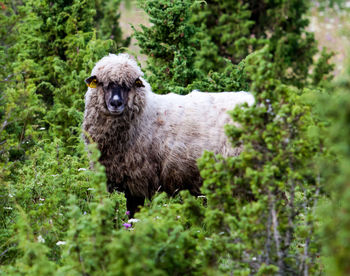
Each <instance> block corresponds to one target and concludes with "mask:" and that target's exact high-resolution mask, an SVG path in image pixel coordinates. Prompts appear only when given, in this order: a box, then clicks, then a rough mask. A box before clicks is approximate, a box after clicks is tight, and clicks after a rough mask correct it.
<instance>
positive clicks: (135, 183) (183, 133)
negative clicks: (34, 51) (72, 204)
mask: <svg viewBox="0 0 350 276" xmlns="http://www.w3.org/2000/svg"><path fill="white" fill-rule="evenodd" d="M85 81H86V83H87V85H88V86H89V88H88V90H87V92H86V95H85V113H84V121H83V126H82V127H83V130H84V132H85V133H86V135H85V136H86V137H85V142H87V143H89V140H90V139H91V140H92V141H93V142H95V143H96V144H97V146H98V149H99V150H100V152H101V156H100V159H99V162H100V163H101V164H102V165H104V166H105V168H106V175H107V179H108V180H107V189H108V191H110V192H112V191H114V190H118V191H122V192H124V193H125V197H126V199H127V209H128V210H129V211H130V215H131V217H133V215H134V213H135V212H136V211H137V210H138V208H139V206H142V205H143V204H144V200H145V198H149V199H151V198H152V196H153V195H154V194H155V193H156V192H157V191H164V192H166V193H167V194H168V195H174V194H176V193H177V192H178V191H180V190H183V189H187V190H189V192H190V193H191V194H192V195H200V194H201V193H200V187H201V185H202V179H201V177H200V174H199V170H198V168H197V165H196V160H197V159H198V158H199V157H200V156H201V155H202V153H203V151H204V150H208V151H212V152H214V153H215V154H219V153H220V154H221V155H223V156H236V155H238V154H239V153H240V152H241V151H242V148H241V147H239V148H232V146H231V145H230V143H229V141H228V139H227V137H226V135H225V133H224V125H225V124H229V123H233V122H232V119H231V118H230V116H229V115H228V114H227V111H228V110H232V109H233V108H234V107H235V106H236V105H239V104H243V103H248V105H252V104H253V103H254V97H253V96H252V95H251V94H250V93H248V92H243V91H241V92H221V93H208V92H198V91H193V92H191V93H190V94H188V95H185V96H183V95H177V94H173V93H170V94H167V95H158V94H155V93H153V92H152V90H151V87H150V85H149V83H148V82H147V81H146V80H145V79H144V78H143V72H142V71H141V69H140V67H139V66H138V65H137V63H136V62H135V61H134V60H132V59H131V58H130V57H129V56H128V55H127V54H118V55H115V54H109V55H108V56H105V57H103V58H102V59H101V60H100V61H98V62H97V63H96V65H95V67H94V68H93V70H92V73H91V77H89V78H87V79H86V80H85ZM88 136H89V137H88Z"/></svg>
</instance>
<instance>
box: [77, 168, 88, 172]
mask: <svg viewBox="0 0 350 276" xmlns="http://www.w3.org/2000/svg"><path fill="white" fill-rule="evenodd" d="M86 170H87V169H86V168H79V169H78V172H81V171H86Z"/></svg>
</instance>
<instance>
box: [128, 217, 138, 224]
mask: <svg viewBox="0 0 350 276" xmlns="http://www.w3.org/2000/svg"><path fill="white" fill-rule="evenodd" d="M139 221H140V220H139V219H134V218H132V219H129V220H128V222H129V223H133V222H139Z"/></svg>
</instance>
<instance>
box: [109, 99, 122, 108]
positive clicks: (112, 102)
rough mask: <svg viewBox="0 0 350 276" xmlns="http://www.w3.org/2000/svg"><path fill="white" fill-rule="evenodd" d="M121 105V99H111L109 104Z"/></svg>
mask: <svg viewBox="0 0 350 276" xmlns="http://www.w3.org/2000/svg"><path fill="white" fill-rule="evenodd" d="M122 105H123V102H122V101H121V100H112V101H111V106H113V107H120V106H122Z"/></svg>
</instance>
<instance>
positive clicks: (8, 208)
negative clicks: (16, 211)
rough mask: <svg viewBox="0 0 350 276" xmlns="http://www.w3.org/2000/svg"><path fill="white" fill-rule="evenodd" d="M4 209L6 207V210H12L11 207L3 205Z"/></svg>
mask: <svg viewBox="0 0 350 276" xmlns="http://www.w3.org/2000/svg"><path fill="white" fill-rule="evenodd" d="M4 209H6V210H12V207H8V206H7V207H4Z"/></svg>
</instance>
